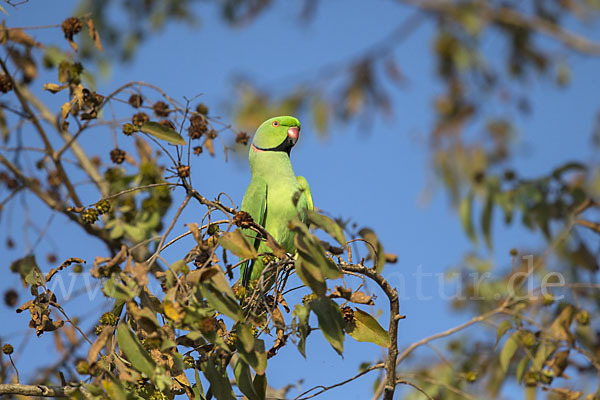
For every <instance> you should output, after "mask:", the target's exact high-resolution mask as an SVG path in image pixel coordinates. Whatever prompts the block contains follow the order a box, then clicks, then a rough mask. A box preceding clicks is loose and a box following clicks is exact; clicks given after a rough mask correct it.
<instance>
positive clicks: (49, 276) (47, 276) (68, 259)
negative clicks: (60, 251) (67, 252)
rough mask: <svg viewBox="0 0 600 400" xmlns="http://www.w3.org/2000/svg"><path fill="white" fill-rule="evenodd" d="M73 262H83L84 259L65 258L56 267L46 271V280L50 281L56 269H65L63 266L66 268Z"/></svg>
mask: <svg viewBox="0 0 600 400" xmlns="http://www.w3.org/2000/svg"><path fill="white" fill-rule="evenodd" d="M73 263H78V264H85V260H82V259H81V258H77V257H70V258H67V259H66V260H65V261H63V263H62V264H60V266H59V267H58V268H53V269H51V270H50V272H48V273H47V274H46V282H50V279H52V277H53V276H54V275H56V273H57V272H58V271H61V270H63V269H65V268H67V267H68V266H69V265H71V264H73Z"/></svg>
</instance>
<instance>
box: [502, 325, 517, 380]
mask: <svg viewBox="0 0 600 400" xmlns="http://www.w3.org/2000/svg"><path fill="white" fill-rule="evenodd" d="M520 335H521V333H520V332H519V331H517V332H514V333H513V334H512V335H510V336H509V338H508V339H507V340H506V342H505V343H504V347H502V350H501V351H500V366H501V367H502V371H504V372H506V371H507V370H508V365H509V364H510V360H511V358H512V357H513V356H514V354H515V352H516V351H517V349H518V348H519V336H520Z"/></svg>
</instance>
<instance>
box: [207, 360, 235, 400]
mask: <svg viewBox="0 0 600 400" xmlns="http://www.w3.org/2000/svg"><path fill="white" fill-rule="evenodd" d="M203 367H204V368H203V372H204V376H206V379H208V382H210V389H209V390H210V391H211V392H212V394H213V395H214V396H215V397H216V398H217V400H235V395H234V394H233V388H232V387H231V383H229V378H228V377H227V370H224V371H220V370H219V369H217V367H215V365H214V364H213V362H212V359H211V358H210V357H209V358H208V361H207V362H206V364H203Z"/></svg>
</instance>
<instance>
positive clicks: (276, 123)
mask: <svg viewBox="0 0 600 400" xmlns="http://www.w3.org/2000/svg"><path fill="white" fill-rule="evenodd" d="M271 125H273V126H274V127H278V126H279V121H273V123H272V124H271Z"/></svg>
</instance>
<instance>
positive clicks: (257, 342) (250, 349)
mask: <svg viewBox="0 0 600 400" xmlns="http://www.w3.org/2000/svg"><path fill="white" fill-rule="evenodd" d="M236 332H237V335H236V340H235V345H236V348H237V350H238V354H239V355H240V357H241V358H242V360H244V361H245V362H246V363H247V364H248V365H250V366H251V367H252V369H253V370H254V371H256V373H257V374H264V373H265V370H266V369H267V353H266V352H265V342H264V341H263V340H262V339H257V338H255V337H254V335H253V334H252V330H251V329H250V327H249V326H248V325H246V324H239V325H238V326H237V328H236Z"/></svg>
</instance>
